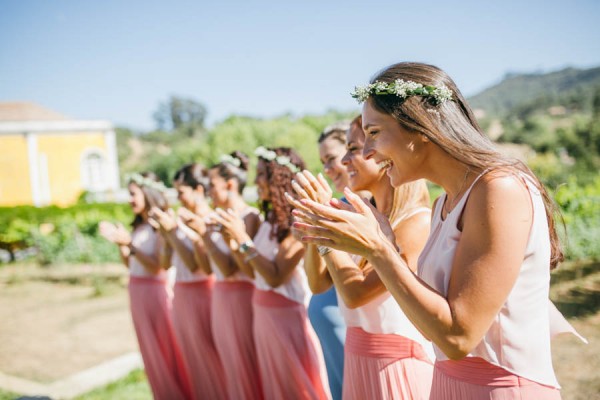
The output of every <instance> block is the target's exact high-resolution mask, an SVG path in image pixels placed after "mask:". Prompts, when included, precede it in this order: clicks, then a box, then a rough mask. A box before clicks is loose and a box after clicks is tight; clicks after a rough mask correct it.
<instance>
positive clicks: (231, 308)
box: [188, 152, 263, 400]
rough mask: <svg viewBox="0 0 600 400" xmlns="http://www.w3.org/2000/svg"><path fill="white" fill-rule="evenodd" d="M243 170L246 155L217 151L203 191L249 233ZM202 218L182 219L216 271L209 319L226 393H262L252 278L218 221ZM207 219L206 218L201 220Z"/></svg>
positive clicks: (253, 216) (254, 217)
mask: <svg viewBox="0 0 600 400" xmlns="http://www.w3.org/2000/svg"><path fill="white" fill-rule="evenodd" d="M247 173H248V157H247V156H246V155H245V154H244V153H242V152H234V153H231V154H230V155H224V156H222V157H221V162H219V163H218V164H216V165H214V166H212V167H211V168H210V169H209V172H208V177H209V182H210V183H209V194H210V197H211V199H212V202H213V205H214V206H215V207H221V208H225V209H231V210H232V212H233V213H235V214H236V215H238V216H240V218H242V219H243V220H244V221H245V223H246V227H247V229H248V230H247V232H248V234H249V235H254V234H255V233H256V231H257V229H258V226H259V224H260V216H259V214H258V210H257V209H255V208H252V207H250V206H248V204H246V203H245V202H244V199H243V198H242V191H243V189H244V186H245V185H246V178H247ZM211 221H212V219H211V218H210V216H209V217H208V218H206V219H202V218H198V217H196V218H191V219H190V220H189V221H188V222H189V224H190V227H192V228H193V229H194V230H196V232H197V233H198V234H199V235H200V236H201V238H202V241H203V243H204V245H205V247H206V251H207V252H208V255H209V261H210V265H211V268H212V271H213V272H214V275H215V277H216V282H215V286H214V288H213V297H212V310H211V315H212V319H211V325H212V332H213V339H214V341H215V345H216V348H217V351H218V353H219V357H220V359H221V363H222V364H223V369H224V371H225V381H226V386H227V392H228V395H229V398H230V399H240V400H245V399H246V400H256V399H262V398H263V394H262V388H261V381H260V370H259V368H258V359H257V355H256V348H255V346H254V335H253V331H252V324H253V313H252V296H253V294H254V281H253V278H252V277H251V276H248V275H247V274H245V273H244V272H242V271H240V269H239V267H238V265H237V263H236V262H235V260H234V259H233V257H232V255H231V252H230V249H229V245H228V242H229V241H230V240H231V239H230V238H229V236H228V235H226V234H224V233H223V232H222V230H221V227H220V226H219V225H216V224H214V223H211ZM207 222H208V224H207Z"/></svg>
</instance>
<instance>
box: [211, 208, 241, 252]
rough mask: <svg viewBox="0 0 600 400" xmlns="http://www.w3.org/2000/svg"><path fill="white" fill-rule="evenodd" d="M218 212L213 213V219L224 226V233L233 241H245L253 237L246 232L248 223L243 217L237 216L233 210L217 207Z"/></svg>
mask: <svg viewBox="0 0 600 400" xmlns="http://www.w3.org/2000/svg"><path fill="white" fill-rule="evenodd" d="M215 211H216V212H215V213H214V214H212V215H211V220H212V221H214V223H216V224H219V225H221V226H222V229H223V234H224V235H227V236H229V237H230V238H231V239H232V240H233V241H235V242H237V243H238V244H239V243H243V242H245V241H246V240H250V239H251V238H250V237H249V236H248V233H246V223H245V222H244V220H243V219H242V218H240V217H239V216H237V215H236V214H235V213H234V211H233V210H231V209H228V210H227V211H225V210H223V209H221V208H217V209H216V210H215Z"/></svg>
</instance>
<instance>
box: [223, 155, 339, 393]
mask: <svg viewBox="0 0 600 400" xmlns="http://www.w3.org/2000/svg"><path fill="white" fill-rule="evenodd" d="M256 154H257V156H258V157H259V158H258V166H257V173H256V181H255V183H256V186H257V188H258V195H259V204H260V206H261V209H262V210H263V213H264V217H265V222H263V223H262V224H261V226H260V229H259V230H258V233H257V234H256V235H255V236H254V239H252V237H251V236H250V235H249V234H248V233H247V232H246V229H245V227H244V223H243V221H242V220H241V219H240V218H238V217H236V216H235V214H234V213H233V212H230V211H223V210H218V214H219V215H218V217H217V218H216V219H217V221H218V222H219V223H221V224H222V225H223V227H224V228H223V229H224V231H225V232H227V234H228V235H229V236H230V237H231V238H232V239H233V240H232V242H231V243H232V252H233V254H234V256H235V258H236V260H237V261H238V264H239V265H240V268H242V269H244V270H245V271H246V272H247V273H248V274H249V275H252V274H254V275H255V276H256V278H255V281H256V290H255V292H254V298H253V310H254V340H255V343H256V349H257V353H258V361H259V366H260V375H261V382H262V386H263V391H264V396H265V399H268V400H279V399H314V400H317V399H330V398H331V395H330V392H329V385H328V382H327V371H326V369H325V361H324V358H323V354H322V351H321V346H320V344H319V340H318V338H317V336H316V334H315V332H314V331H313V329H312V326H311V325H310V322H309V320H308V315H307V310H306V306H307V305H308V300H309V296H310V295H309V293H310V292H309V289H308V283H307V280H306V274H305V272H304V268H303V266H302V257H303V254H304V248H303V245H302V243H300V242H299V241H297V240H296V239H295V238H294V237H293V236H292V235H291V232H290V226H291V223H292V219H291V207H290V206H289V205H288V204H287V202H286V201H285V198H284V192H285V191H286V190H291V188H292V186H291V181H292V177H293V176H294V172H295V171H297V170H299V169H300V168H303V167H304V162H303V161H302V159H301V158H300V157H299V156H298V155H297V154H296V153H295V152H294V151H293V150H291V149H289V148H283V147H279V148H276V149H272V150H267V149H265V148H259V149H257V153H256Z"/></svg>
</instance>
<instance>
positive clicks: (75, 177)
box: [0, 102, 119, 206]
mask: <svg viewBox="0 0 600 400" xmlns="http://www.w3.org/2000/svg"><path fill="white" fill-rule="evenodd" d="M118 189H119V167H118V161H117V145H116V137H115V132H114V130H113V126H112V124H111V123H110V122H108V121H98V120H93V121H83V120H73V119H69V118H67V117H65V116H63V115H60V114H58V113H56V112H54V111H51V110H48V109H45V108H43V107H41V106H39V105H36V104H33V103H16V102H11V103H3V102H0V206H15V205H24V204H31V205H35V206H44V205H48V204H56V205H61V206H64V205H69V204H73V203H74V202H75V201H77V199H78V197H79V196H80V195H81V193H82V192H83V191H89V192H92V193H109V194H110V193H116V192H117V190H118ZM108 197H109V198H110V197H111V196H108Z"/></svg>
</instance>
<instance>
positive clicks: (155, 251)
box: [100, 173, 192, 400]
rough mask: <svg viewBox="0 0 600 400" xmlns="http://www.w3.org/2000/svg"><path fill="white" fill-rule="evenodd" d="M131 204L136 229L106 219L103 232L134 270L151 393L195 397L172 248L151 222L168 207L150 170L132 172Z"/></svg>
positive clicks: (134, 300) (134, 311)
mask: <svg viewBox="0 0 600 400" xmlns="http://www.w3.org/2000/svg"><path fill="white" fill-rule="evenodd" d="M128 187H129V195H130V200H129V204H130V205H131V208H132V210H133V212H134V213H135V219H134V221H133V233H132V234H131V235H130V234H129V232H127V230H126V229H125V228H124V227H123V226H122V225H114V224H111V223H109V222H105V221H104V222H102V223H101V225H100V232H101V234H102V235H103V236H104V237H106V238H107V239H108V240H110V241H112V242H113V243H116V244H117V245H118V246H119V252H120V254H121V258H122V260H123V262H124V263H125V265H126V266H127V267H128V268H129V274H130V275H129V297H130V304H131V316H132V318H133V325H134V327H135V332H136V335H137V338H138V343H139V346H140V351H141V353H142V359H143V360H144V367H145V370H146V375H147V376H148V382H149V383H150V388H151V389H152V394H153V396H154V398H155V399H157V400H171V399H191V398H192V395H191V388H190V380H189V377H188V373H187V370H186V368H185V364H184V362H183V358H182V356H181V352H180V348H179V346H178V344H177V341H176V336H175V331H174V329H173V323H172V320H171V297H172V295H171V292H170V290H169V288H168V286H167V277H166V272H165V268H168V267H169V266H170V259H171V250H170V248H169V247H168V246H167V245H166V243H165V241H164V239H163V238H162V237H161V236H160V235H159V234H158V233H157V232H156V230H155V228H154V227H153V226H151V225H150V223H149V218H148V213H149V210H150V208H151V207H158V208H159V209H161V210H166V209H167V206H168V205H167V200H166V198H165V196H164V194H163V191H164V186H163V185H162V183H160V182H158V181H157V179H156V176H155V175H154V174H151V173H145V174H133V175H132V176H131V178H130V180H129V185H128Z"/></svg>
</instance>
